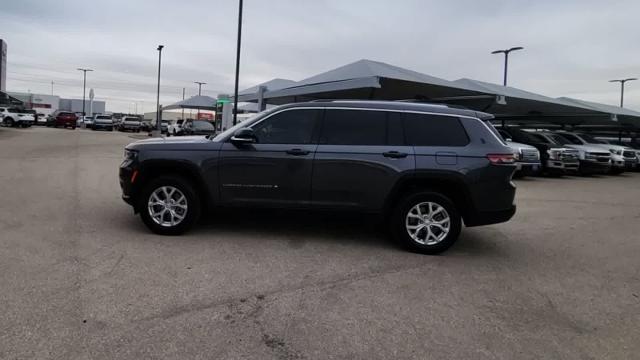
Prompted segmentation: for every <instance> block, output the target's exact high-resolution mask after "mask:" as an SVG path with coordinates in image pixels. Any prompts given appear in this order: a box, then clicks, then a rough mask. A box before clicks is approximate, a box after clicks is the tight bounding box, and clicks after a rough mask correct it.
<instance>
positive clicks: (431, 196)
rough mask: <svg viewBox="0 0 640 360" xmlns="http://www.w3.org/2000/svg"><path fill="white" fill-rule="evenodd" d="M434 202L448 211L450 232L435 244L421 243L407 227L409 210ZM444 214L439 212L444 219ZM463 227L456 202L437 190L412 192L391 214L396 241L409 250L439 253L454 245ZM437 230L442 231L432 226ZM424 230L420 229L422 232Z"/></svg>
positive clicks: (422, 252) (438, 216) (392, 230)
mask: <svg viewBox="0 0 640 360" xmlns="http://www.w3.org/2000/svg"><path fill="white" fill-rule="evenodd" d="M421 203H434V204H437V205H439V206H441V207H442V208H444V210H445V211H446V213H447V214H448V215H449V232H448V233H447V234H446V235H445V236H444V238H443V239H441V240H440V241H439V242H436V243H434V244H421V243H419V242H418V241H416V240H414V239H413V238H412V237H411V236H410V234H409V230H408V229H407V227H406V221H407V217H408V215H409V212H410V211H411V210H412V209H413V208H414V207H415V206H416V205H418V204H421ZM443 215H444V214H442V213H439V214H438V215H437V218H438V219H442V216H443ZM461 228H462V218H461V216H460V213H459V212H458V210H457V209H456V206H455V204H454V203H453V201H451V200H450V199H449V198H448V197H446V196H444V195H442V194H440V193H437V192H418V193H412V194H409V195H407V196H405V197H404V198H402V199H401V200H400V201H399V202H398V204H397V205H396V207H395V208H394V210H393V213H392V214H391V233H392V235H393V237H394V238H395V240H396V241H398V243H399V244H400V245H402V246H403V247H405V248H406V249H407V250H409V251H412V252H417V253H421V254H428V255H435V254H439V253H441V252H443V251H445V250H447V249H448V248H450V247H451V245H453V244H454V243H455V242H456V240H458V236H459V235H460V230H461ZM430 229H433V230H435V232H440V230H439V229H438V228H434V227H430ZM422 231H424V230H420V231H419V233H420V234H424V233H422Z"/></svg>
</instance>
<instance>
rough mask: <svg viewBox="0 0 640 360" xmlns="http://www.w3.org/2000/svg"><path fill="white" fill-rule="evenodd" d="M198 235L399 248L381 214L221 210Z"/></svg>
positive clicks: (300, 244)
mask: <svg viewBox="0 0 640 360" xmlns="http://www.w3.org/2000/svg"><path fill="white" fill-rule="evenodd" d="M193 232H194V233H195V234H201V235H204V234H210V235H218V234H230V233H231V234H233V235H235V236H241V237H250V238H252V237H261V238H281V239H287V241H288V245H289V246H291V247H292V248H301V247H303V246H305V245H306V243H308V242H310V241H313V242H323V243H350V244H362V245H365V244H366V245H367V246H374V247H381V248H395V249H400V247H399V246H398V245H397V244H396V243H395V242H394V241H392V240H391V237H390V236H388V235H387V231H386V226H384V222H383V221H382V220H381V218H380V217H379V216H376V215H367V214H355V213H341V212H338V213H334V212H323V211H306V210H305V211H301V210H297V211H293V210H274V209H219V210H215V211H213V212H211V213H209V214H207V216H205V217H204V218H203V219H202V220H201V221H200V224H199V225H198V226H197V227H196V228H195V229H194V230H193Z"/></svg>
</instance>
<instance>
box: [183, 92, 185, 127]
mask: <svg viewBox="0 0 640 360" xmlns="http://www.w3.org/2000/svg"><path fill="white" fill-rule="evenodd" d="M184 90H185V88H182V101H184ZM183 106H184V105H183ZM182 121H184V107H183V108H182Z"/></svg>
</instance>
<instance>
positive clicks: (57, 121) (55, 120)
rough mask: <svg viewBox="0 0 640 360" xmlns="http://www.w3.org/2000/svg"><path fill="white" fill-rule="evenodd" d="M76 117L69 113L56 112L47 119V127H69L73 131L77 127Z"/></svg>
mask: <svg viewBox="0 0 640 360" xmlns="http://www.w3.org/2000/svg"><path fill="white" fill-rule="evenodd" d="M77 121H78V116H77V115H76V114H74V113H72V112H70V111H62V110H56V111H55V112H54V113H53V114H51V115H50V117H49V118H48V119H47V126H52V127H59V126H62V127H63V128H66V127H70V128H71V129H75V128H76V126H77V124H76V123H77Z"/></svg>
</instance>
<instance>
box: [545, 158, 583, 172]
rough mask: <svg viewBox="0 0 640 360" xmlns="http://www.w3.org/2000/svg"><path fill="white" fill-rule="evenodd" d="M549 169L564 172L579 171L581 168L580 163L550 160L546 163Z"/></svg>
mask: <svg viewBox="0 0 640 360" xmlns="http://www.w3.org/2000/svg"><path fill="white" fill-rule="evenodd" d="M545 165H546V166H547V169H554V170H563V171H577V170H578V168H579V167H580V162H579V161H562V160H552V159H549V160H547V162H546V163H545Z"/></svg>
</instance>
